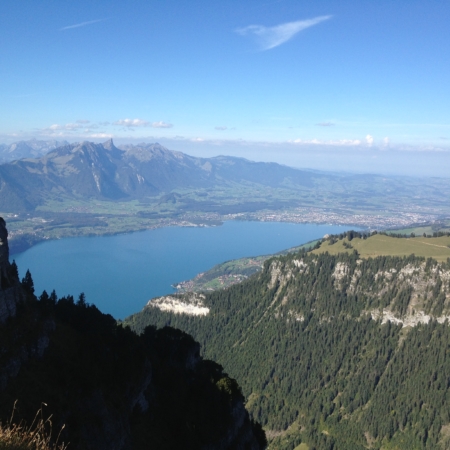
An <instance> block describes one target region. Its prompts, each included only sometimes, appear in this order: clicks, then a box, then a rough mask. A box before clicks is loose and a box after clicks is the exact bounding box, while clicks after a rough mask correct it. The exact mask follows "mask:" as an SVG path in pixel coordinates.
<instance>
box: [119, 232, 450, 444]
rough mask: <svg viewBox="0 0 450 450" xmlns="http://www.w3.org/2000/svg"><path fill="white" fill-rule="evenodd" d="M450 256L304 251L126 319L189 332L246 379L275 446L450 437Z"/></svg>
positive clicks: (251, 405)
mask: <svg viewBox="0 0 450 450" xmlns="http://www.w3.org/2000/svg"><path fill="white" fill-rule="evenodd" d="M369 239H370V238H369ZM429 240H430V241H432V239H429ZM449 264H450V263H438V262H436V261H434V260H432V259H428V260H426V259H424V258H417V257H414V256H409V257H402V258H400V257H384V256H380V257H376V258H366V259H362V258H360V256H359V255H358V254H357V252H353V253H343V254H337V255H330V254H329V253H322V254H318V255H315V254H312V253H304V252H300V253H297V254H292V255H286V256H283V257H279V258H273V259H271V260H268V261H266V262H265V265H264V268H263V271H262V272H261V273H260V274H257V275H255V276H253V277H251V278H250V279H249V280H247V281H245V282H243V283H241V284H238V285H234V286H232V287H230V288H228V289H224V290H222V291H216V292H213V293H210V294H185V295H182V296H170V297H162V298H159V299H154V300H152V301H151V302H149V304H148V305H147V306H146V308H145V309H144V310H143V311H142V312H141V313H139V314H136V315H134V316H131V317H130V318H128V319H127V320H126V323H128V324H130V325H131V326H132V328H134V329H136V330H138V331H139V330H140V329H141V328H142V327H143V326H144V325H147V324H154V325H157V326H162V325H166V324H169V325H171V326H174V327H177V328H180V329H182V330H184V331H187V332H189V333H192V335H193V336H194V337H195V338H196V339H197V340H199V342H200V343H201V344H203V348H204V353H205V356H206V357H213V358H215V359H216V360H217V361H219V362H220V363H221V364H223V365H224V367H225V369H226V370H227V371H228V372H229V373H231V374H232V376H235V377H238V378H239V379H240V380H242V383H243V391H244V394H245V396H246V397H247V399H248V400H247V408H248V409H249V410H250V411H251V413H252V415H253V417H254V418H256V419H258V420H259V421H261V422H262V423H263V426H264V427H265V429H266V431H267V433H268V436H269V437H271V439H272V441H271V444H270V448H281V449H293V448H295V447H296V446H298V445H299V444H300V443H302V442H303V443H305V444H307V445H308V448H310V449H313V448H315V449H320V450H322V449H335V450H337V449H342V450H348V449H355V450H356V449H358V450H362V449H364V448H374V449H391V448H398V449H436V448H448V445H449V437H448V436H449V434H448V430H449V429H450V415H449V411H450V381H449V380H450V378H449V374H450V328H449V326H448V324H449V319H450V265H449ZM304 448H307V447H304Z"/></svg>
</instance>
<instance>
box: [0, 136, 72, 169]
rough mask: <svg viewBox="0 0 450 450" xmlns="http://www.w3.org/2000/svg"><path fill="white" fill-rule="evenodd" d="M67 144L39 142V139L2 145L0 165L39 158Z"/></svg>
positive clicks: (51, 141)
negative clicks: (23, 159)
mask: <svg viewBox="0 0 450 450" xmlns="http://www.w3.org/2000/svg"><path fill="white" fill-rule="evenodd" d="M67 143H68V142H67V141H55V140H49V141H39V140H37V139H30V140H28V141H18V142H14V143H12V144H0V164H3V163H7V162H11V161H15V160H17V159H22V158H39V157H40V156H43V155H45V154H46V153H48V152H49V151H51V150H54V149H55V148H58V147H61V146H62V145H66V144H67Z"/></svg>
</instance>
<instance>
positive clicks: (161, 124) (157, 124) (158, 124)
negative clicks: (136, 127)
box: [152, 120, 173, 128]
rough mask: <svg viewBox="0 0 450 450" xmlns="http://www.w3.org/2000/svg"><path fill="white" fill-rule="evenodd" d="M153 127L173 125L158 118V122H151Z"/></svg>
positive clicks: (169, 126)
mask: <svg viewBox="0 0 450 450" xmlns="http://www.w3.org/2000/svg"><path fill="white" fill-rule="evenodd" d="M152 127H153V128H172V127H173V125H172V124H171V123H166V122H163V121H162V120H160V121H159V122H153V123H152Z"/></svg>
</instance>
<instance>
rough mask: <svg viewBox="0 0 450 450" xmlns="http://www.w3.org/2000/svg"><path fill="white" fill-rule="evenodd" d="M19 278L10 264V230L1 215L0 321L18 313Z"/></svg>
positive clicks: (20, 294) (20, 296) (19, 297)
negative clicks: (13, 272)
mask: <svg viewBox="0 0 450 450" xmlns="http://www.w3.org/2000/svg"><path fill="white" fill-rule="evenodd" d="M22 295H23V294H22V291H21V289H20V284H19V280H18V279H17V278H15V275H14V274H12V272H11V265H10V264H9V247H8V230H7V229H6V222H5V221H4V219H3V218H2V217H0V323H3V322H5V320H6V319H7V318H8V317H14V316H15V315H16V305H17V302H18V301H20V299H21V298H22Z"/></svg>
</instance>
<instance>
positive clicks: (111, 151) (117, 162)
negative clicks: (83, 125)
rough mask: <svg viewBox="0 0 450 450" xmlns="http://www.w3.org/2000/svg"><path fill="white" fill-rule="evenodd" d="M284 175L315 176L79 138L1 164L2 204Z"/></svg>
mask: <svg viewBox="0 0 450 450" xmlns="http://www.w3.org/2000/svg"><path fill="white" fill-rule="evenodd" d="M287 178H289V179H290V180H291V182H293V183H295V184H296V185H298V186H301V185H303V186H311V185H312V181H311V180H312V178H313V176H312V175H311V174H310V173H308V172H306V171H300V170H296V169H292V168H289V167H284V166H280V165H279V164H275V163H255V162H251V161H247V160H245V159H242V158H234V157H225V156H219V157H216V158H195V157H192V156H188V155H185V154H183V153H180V152H174V151H170V150H168V149H166V148H164V147H163V146H161V145H159V144H141V145H137V146H125V147H123V148H122V149H119V148H117V147H115V146H114V144H113V142H112V140H111V141H108V142H106V143H104V144H94V143H91V142H83V143H81V144H67V145H64V146H62V147H58V148H56V149H54V150H52V151H50V152H49V153H47V154H46V155H44V156H42V157H40V158H35V159H33V158H26V159H21V160H19V161H13V162H11V163H9V164H4V165H2V166H0V195H1V197H0V210H2V211H17V210H32V209H34V208H36V206H38V205H40V204H42V203H44V202H45V201H46V200H47V199H48V198H51V196H55V195H56V196H57V195H65V196H67V197H74V198H84V199H88V198H95V199H108V200H131V199H139V198H143V197H146V196H152V195H156V194H159V193H161V192H170V191H172V190H173V189H198V188H208V187H213V186H221V185H223V186H227V187H230V186H232V185H233V184H234V183H238V184H242V183H261V184H264V185H269V186H281V185H283V184H284V183H285V180H286V179H287Z"/></svg>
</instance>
